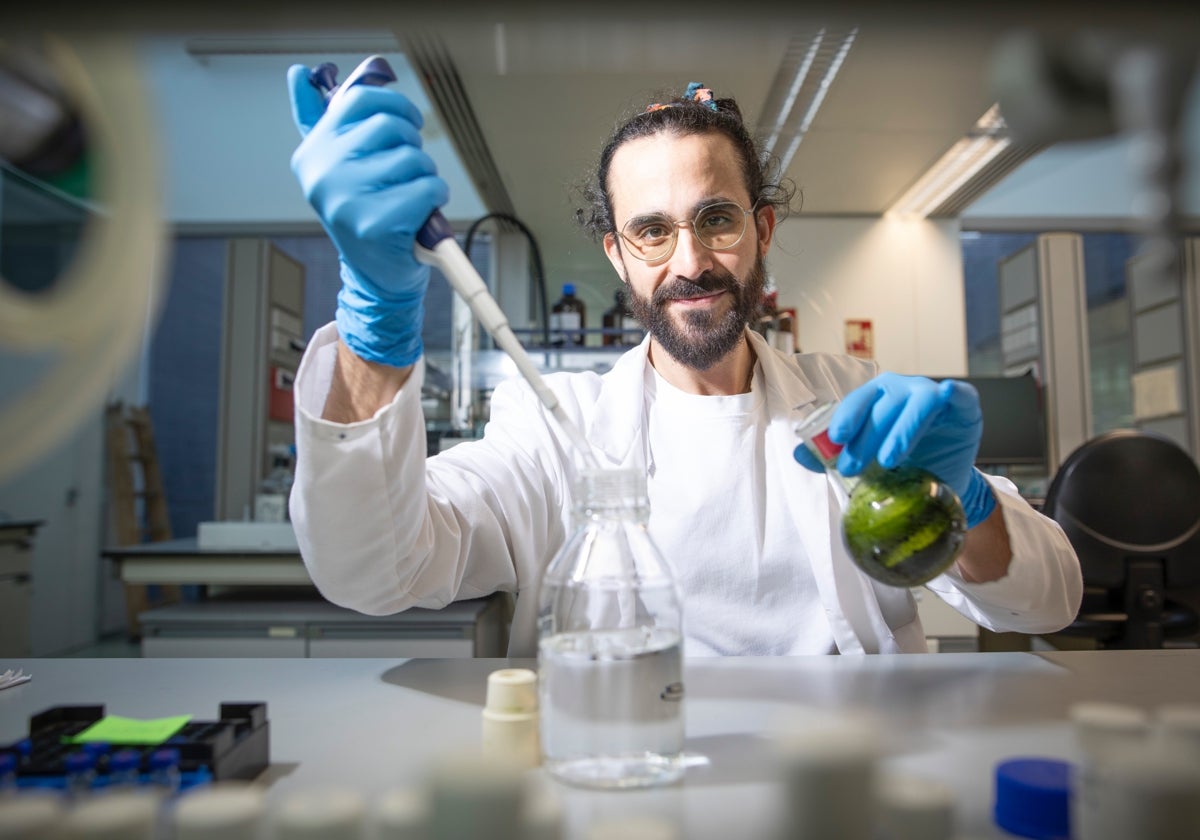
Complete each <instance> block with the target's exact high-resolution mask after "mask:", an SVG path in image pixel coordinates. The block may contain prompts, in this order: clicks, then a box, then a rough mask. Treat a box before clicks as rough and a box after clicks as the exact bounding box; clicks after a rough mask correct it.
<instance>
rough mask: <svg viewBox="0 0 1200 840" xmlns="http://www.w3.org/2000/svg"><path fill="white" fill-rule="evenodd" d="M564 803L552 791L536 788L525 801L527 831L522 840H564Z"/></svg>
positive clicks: (522, 835)
mask: <svg viewBox="0 0 1200 840" xmlns="http://www.w3.org/2000/svg"><path fill="white" fill-rule="evenodd" d="M564 820H565V815H564V814H563V806H562V801H561V800H560V799H559V797H558V795H557V794H556V793H555V792H554V791H553V790H551V789H549V788H545V789H539V788H534V789H533V790H532V791H530V792H529V793H528V794H527V796H526V799H525V826H524V828H525V830H524V832H523V833H522V834H521V838H522V840H563V837H564V836H565V834H564V833H565V831H566V828H565V826H564Z"/></svg>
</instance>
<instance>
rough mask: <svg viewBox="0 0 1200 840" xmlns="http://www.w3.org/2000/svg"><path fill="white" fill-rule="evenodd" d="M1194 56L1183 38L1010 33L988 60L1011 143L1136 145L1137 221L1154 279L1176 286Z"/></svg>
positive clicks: (1191, 45)
mask: <svg viewBox="0 0 1200 840" xmlns="http://www.w3.org/2000/svg"><path fill="white" fill-rule="evenodd" d="M1197 66H1198V54H1197V51H1196V47H1195V43H1194V42H1190V43H1189V42H1188V40H1187V39H1180V40H1179V41H1178V42H1172V41H1171V40H1170V39H1167V38H1165V37H1159V38H1152V37H1148V36H1147V37H1144V38H1131V37H1128V36H1124V35H1117V34H1115V33H1108V32H1101V31H1087V30H1084V31H1082V32H1078V33H1075V34H1072V35H1070V36H1069V37H1052V36H1049V35H1043V34H1039V33H1036V32H1031V31H1022V32H1016V33H1013V34H1011V35H1009V36H1007V37H1006V38H1005V39H1003V41H1002V42H1001V44H1000V46H999V48H998V49H997V50H996V53H995V55H994V57H993V63H992V78H993V85H994V87H995V91H996V98H997V100H998V101H999V104H1000V111H1001V113H1003V115H1004V119H1005V121H1006V122H1007V123H1008V127H1009V129H1010V131H1011V132H1012V133H1013V135H1014V137H1018V138H1019V139H1020V140H1022V141H1023V142H1042V143H1053V142H1058V141H1061V140H1083V139H1088V138H1093V137H1105V136H1108V135H1110V134H1114V133H1117V132H1120V133H1123V134H1125V135H1127V136H1128V137H1130V138H1131V139H1132V141H1133V146H1132V152H1131V155H1130V165H1131V168H1132V171H1133V175H1134V178H1135V179H1136V183H1137V194H1136V196H1135V205H1134V208H1133V210H1134V214H1135V216H1136V217H1137V218H1138V220H1139V222H1140V225H1141V228H1142V233H1143V235H1144V236H1145V241H1144V243H1143V251H1142V252H1143V254H1144V255H1145V256H1146V257H1147V258H1148V259H1149V260H1150V265H1151V266H1152V269H1151V270H1152V271H1153V272H1155V273H1158V274H1159V276H1160V277H1161V278H1164V279H1166V278H1172V279H1174V280H1175V282H1178V279H1177V278H1178V275H1179V265H1180V253H1179V215H1180V199H1179V189H1180V186H1179V185H1180V183H1181V182H1182V180H1183V179H1182V176H1183V169H1184V163H1185V158H1184V140H1183V134H1182V127H1183V118H1184V111H1185V105H1186V100H1187V93H1188V87H1189V85H1190V84H1192V82H1193V79H1194V78H1195V76H1196V69H1197Z"/></svg>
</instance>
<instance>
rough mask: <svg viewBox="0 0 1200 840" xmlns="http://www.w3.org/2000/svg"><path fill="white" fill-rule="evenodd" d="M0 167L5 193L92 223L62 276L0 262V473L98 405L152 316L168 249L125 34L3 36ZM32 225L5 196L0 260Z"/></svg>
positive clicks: (142, 97)
mask: <svg viewBox="0 0 1200 840" xmlns="http://www.w3.org/2000/svg"><path fill="white" fill-rule="evenodd" d="M0 169H2V170H3V175H4V183H5V187H6V189H5V192H6V193H7V192H10V191H11V193H12V194H13V195H15V194H17V193H18V192H20V193H21V194H22V195H25V196H30V197H32V198H33V200H34V201H35V202H36V206H45V207H53V208H72V209H73V210H74V212H75V213H76V214H77V215H78V216H80V217H82V218H83V219H84V223H83V224H82V225H81V226H80V234H79V241H78V242H66V243H59V245H61V248H60V249H59V251H58V253H60V254H61V253H63V252H64V251H70V252H71V256H70V259H69V261H66V260H65V261H64V265H65V267H64V268H63V269H62V270H60V271H54V272H51V273H50V274H49V275H44V274H42V273H39V272H34V273H36V274H38V276H37V277H35V278H33V280H32V281H31V277H30V276H22V275H21V272H20V270H19V269H17V270H10V269H14V267H15V266H17V265H18V263H19V260H17V259H15V257H14V259H6V258H5V259H0V360H2V362H3V367H4V369H5V374H4V380H3V381H4V388H3V389H2V394H3V395H2V396H0V441H3V442H4V443H3V445H0V478H2V477H4V476H7V475H10V474H12V473H15V472H16V471H17V470H18V469H20V468H21V467H23V466H26V465H28V464H30V463H32V462H33V461H34V460H35V459H36V458H37V457H38V456H39V455H42V454H43V453H45V452H46V451H47V450H48V449H50V448H51V447H52V446H54V445H55V444H56V443H57V442H59V441H60V440H61V439H62V438H63V437H65V436H66V435H67V434H68V433H69V432H71V431H73V430H74V429H75V427H76V426H77V425H78V424H79V423H80V421H81V420H82V419H83V417H84V416H85V415H86V414H87V412H89V411H91V410H93V409H95V408H97V407H98V406H99V404H100V402H101V401H102V400H103V398H104V395H105V393H106V392H107V391H108V390H109V388H110V387H111V386H112V384H113V381H114V378H115V377H117V376H118V375H119V374H120V373H121V372H122V371H123V370H124V368H125V366H126V365H127V364H128V362H129V361H130V359H131V358H132V357H133V356H134V354H135V352H136V351H137V350H138V348H139V347H140V346H141V344H142V341H143V338H144V336H145V333H146V325H147V319H148V318H149V317H150V316H151V315H152V314H153V308H154V302H155V300H156V299H157V294H156V292H157V289H158V285H159V282H160V279H161V277H162V268H163V263H164V254H165V239H164V226H163V221H162V213H161V210H160V205H161V195H160V190H159V172H158V163H157V147H156V144H155V140H154V137H153V132H152V123H151V118H150V114H149V111H148V108H147V102H146V94H145V92H144V90H143V85H142V79H141V77H140V73H139V69H138V64H137V60H136V51H135V50H134V49H133V47H132V45H131V44H130V43H128V42H127V39H122V38H120V37H117V36H114V35H83V34H78V35H72V36H70V37H57V36H47V37H44V38H43V37H22V38H17V37H8V38H2V39H0ZM10 197H11V195H10ZM29 221H30V220H29V219H24V218H21V217H20V215H19V208H18V207H17V206H16V203H15V202H0V232H2V234H3V235H2V236H0V257H5V256H7V255H14V254H16V253H19V252H20V251H21V250H22V241H21V234H22V230H23V228H22V224H23V223H26V222H29ZM24 230H25V231H26V232H29V231H34V233H33V234H31V235H36V226H34V227H27V228H24ZM26 244H27V243H26ZM56 247H58V246H56ZM32 250H34V251H36V249H32ZM34 261H36V258H35V260H34Z"/></svg>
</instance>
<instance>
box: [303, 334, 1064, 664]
mask: <svg viewBox="0 0 1200 840" xmlns="http://www.w3.org/2000/svg"><path fill="white" fill-rule="evenodd" d="M749 335H750V340H751V341H752V342H753V346H754V351H755V353H756V355H757V356H758V363H759V365H760V366H761V371H762V379H761V381H762V382H764V383H765V385H766V388H767V412H768V416H769V418H770V426H769V427H768V429H767V432H766V451H767V453H768V454H767V457H774V458H778V459H780V460H781V461H787V462H790V461H792V457H793V456H792V450H793V449H794V448H795V446H796V444H797V439H796V437H795V432H794V429H795V426H796V422H797V420H798V419H799V418H801V417H803V416H804V415H805V414H806V413H807V412H808V411H809V410H810V409H811V406H812V405H813V403H814V402H815V401H818V400H824V399H828V398H832V397H839V396H842V395H844V394H845V393H846V392H848V391H849V390H851V389H853V388H854V387H856V386H858V385H860V384H862V383H863V382H865V381H867V380H868V379H869V378H870V377H872V376H873V375H874V374H875V373H876V368H875V366H874V365H873V364H871V363H866V362H863V361H860V360H858V359H854V358H851V357H847V356H836V355H830V354H800V355H796V356H792V355H786V354H783V353H780V352H779V351H776V350H773V349H772V348H770V347H769V346H768V345H767V344H766V343H765V342H764V341H763V340H762V339H761V338H760V337H759V336H758V335H757V334H755V333H753V332H751V333H749ZM336 340H337V333H336V330H335V328H334V326H333V325H332V324H330V325H327V326H325V327H323V328H322V329H321V330H319V331H318V332H317V334H316V335H315V336H314V337H313V340H312V342H311V343H310V345H309V349H308V351H307V352H306V354H305V357H304V360H303V361H302V363H301V366H300V370H299V372H298V375H297V379H296V408H297V411H296V441H297V448H298V457H297V472H296V482H295V486H294V488H293V490H292V497H291V515H292V522H293V524H294V526H295V529H296V535H297V538H298V540H299V543H300V550H301V554H302V555H303V557H304V562H305V564H306V565H307V567H308V571H309V574H310V575H311V576H312V579H313V581H314V582H315V583H316V585H317V587H318V588H319V589H320V590H321V592H322V593H323V594H324V595H325V597H327V598H328V599H329V600H330V601H333V602H334V603H337V604H341V605H343V606H346V607H350V608H353V609H356V610H359V611H361V612H364V613H369V614H373V615H384V614H389V613H394V612H399V611H400V610H404V609H407V608H409V607H413V606H419V607H433V608H438V607H442V606H445V605H446V604H448V603H449V602H451V601H454V600H458V599H463V598H475V597H481V596H483V595H487V594H490V593H492V592H496V591H508V592H514V593H519V597H518V599H517V607H516V613H515V615H514V618H513V627H512V635H511V641H510V646H509V653H510V655H513V656H532V655H534V654H535V652H536V616H537V596H536V593H537V585H538V581H539V577H540V573H541V570H542V569H543V568H545V566H546V564H547V563H549V561H550V560H551V559H552V558H553V556H554V554H555V552H556V551H557V550H558V548H559V547H560V546H561V545H562V544H563V542H564V541H565V540H566V538H567V536H568V534H569V531H570V528H571V510H572V486H573V478H574V476H575V473H576V464H575V461H574V458H573V455H572V451H571V447H570V445H569V444H568V443H567V441H566V438H565V436H564V435H563V434H562V433H561V432H560V431H559V429H558V427H557V426H556V425H555V424H554V422H553V419H552V418H550V417H549V415H548V414H547V413H546V412H545V411H544V410H543V409H542V407H541V405H540V403H539V402H538V400H537V398H536V397H535V395H534V394H533V391H532V389H530V388H529V387H528V386H526V385H525V383H524V382H519V381H514V382H506V383H503V384H501V385H500V386H498V387H497V388H496V389H495V391H494V392H493V396H492V403H491V418H490V421H489V423H488V425H487V427H486V429H485V433H484V437H483V439H482V440H479V441H472V442H469V443H463V444H459V445H458V446H456V447H454V448H453V449H450V450H448V451H446V452H444V453H442V454H440V455H438V456H436V457H434V458H431V459H428V461H427V460H426V457H425V447H426V441H425V423H424V417H423V414H422V411H421V406H420V391H421V383H422V379H423V377H422V366H421V365H418V366H417V368H416V369H415V370H414V372H413V376H412V377H411V378H410V379H409V381H408V382H407V383H406V384H405V386H404V387H403V388H402V389H401V391H400V393H399V394H397V396H396V398H395V399H394V400H393V401H392V402H391V403H390V404H389V405H387V406H385V407H383V408H381V409H380V410H379V411H378V412H377V413H376V415H375V416H374V417H373V418H371V419H369V420H364V421H361V422H358V423H353V424H347V425H342V424H337V423H331V422H328V421H325V420H321V419H320V414H321V410H322V406H323V405H324V401H325V396H326V394H327V393H328V388H329V381H330V378H331V375H332V369H333V358H334V353H335V346H336ZM646 347H647V344H645V343H643V344H642V345H641V346H639V347H636V348H633V349H631V350H630V351H629V352H627V353H625V354H624V355H623V356H621V357H620V358H619V359H618V360H617V362H616V364H615V365H614V366H613V368H612V369H611V370H610V371H609V372H608V373H606V374H604V375H598V374H593V373H575V374H567V373H557V374H552V375H550V376H549V377H547V380H548V383H549V385H550V387H551V388H552V389H553V390H554V392H555V394H557V396H558V399H559V401H560V403H561V404H562V406H563V408H564V409H565V410H566V412H567V414H569V415H570V417H571V418H572V420H573V421H574V422H575V423H576V424H577V425H578V427H579V428H580V429H582V430H583V431H584V434H585V435H586V436H587V438H588V440H589V441H590V442H591V443H592V445H593V446H594V448H595V451H596V455H597V457H598V458H599V459H600V461H601V463H602V465H604V466H623V467H636V468H638V469H647V468H648V467H649V466H650V465H649V464H647V458H648V457H649V456H648V447H647V446H646V441H645V440H644V429H645V427H646V424H645V422H644V419H645V410H644V393H643V376H644V373H645V365H646V364H647V357H646ZM991 481H992V485H993V488H994V489H995V491H996V497H997V499H998V500H999V505H1000V508H1001V510H1002V511H1003V515H1004V519H1005V523H1006V524H1007V526H1008V532H1009V539H1010V542H1011V545H1012V550H1013V561H1012V564H1011V568H1010V570H1009V573H1008V575H1007V576H1006V577H1005V578H1003V579H1001V580H999V581H994V582H992V583H984V584H969V583H966V582H964V581H963V580H962V579H961V578H960V577H959V576H958V575H957V574H956V573H955V572H954V571H950V572H947V573H946V574H943V575H941V576H940V577H938V578H936V579H935V580H933V581H931V582H930V583H929V584H928V587H929V588H930V589H932V590H933V591H934V592H936V593H937V594H938V595H939V596H941V597H942V598H943V599H944V600H945V601H946V602H947V603H949V604H950V605H951V606H952V607H954V608H955V609H956V610H958V611H959V612H961V613H962V614H963V615H965V616H967V617H968V618H970V619H971V620H973V621H975V622H977V623H979V624H981V625H982V626H984V627H988V628H990V629H993V630H998V631H1022V632H1051V631H1054V630H1057V629H1060V628H1061V627H1063V626H1065V625H1066V624H1068V623H1069V622H1070V621H1071V620H1072V619H1073V618H1074V616H1075V613H1076V611H1077V609H1078V607H1079V600H1080V597H1081V594H1082V581H1081V577H1080V571H1079V563H1078V560H1077V559H1076V557H1075V554H1074V552H1073V550H1072V549H1071V546H1070V544H1069V543H1068V542H1067V539H1066V537H1065V536H1064V535H1063V533H1062V531H1061V530H1060V529H1059V527H1058V525H1057V524H1056V523H1054V522H1052V521H1051V520H1049V519H1047V518H1045V517H1043V516H1041V515H1040V514H1039V513H1037V512H1036V511H1034V510H1033V509H1032V508H1031V507H1030V506H1029V505H1028V504H1027V503H1026V502H1025V501H1024V500H1023V499H1021V497H1020V496H1019V495H1018V494H1017V492H1016V489H1015V488H1014V487H1013V486H1012V484H1011V483H1010V482H1008V481H1006V480H1003V479H997V478H992V479H991ZM805 483H809V484H810V485H811V484H812V483H819V484H820V485H824V491H825V492H823V493H822V492H818V493H816V494H814V493H813V492H811V488H810V491H809V492H807V493H802V492H799V490H797V492H796V493H795V494H794V495H792V496H791V498H790V499H789V504H790V506H791V508H792V515H793V516H794V518H795V521H796V522H797V524H798V530H799V532H800V533H801V534H802V535H803V540H804V549H805V553H806V555H807V556H808V557H809V558H811V562H812V565H813V573H814V575H815V577H816V582H817V587H818V590H819V593H820V599H821V603H822V604H823V605H824V608H825V612H826V615H827V616H828V619H829V622H830V626H831V629H832V631H833V637H834V640H835V642H836V644H837V648H838V650H839V651H840V652H841V653H895V652H917V651H924V650H925V649H926V645H925V639H924V633H923V631H922V628H921V623H920V620H919V619H918V617H917V611H916V606H915V603H914V600H913V598H912V595H911V593H910V592H909V591H908V590H907V589H897V588H893V587H888V586H884V585H883V584H880V583H877V582H875V581H873V580H872V579H871V578H869V577H867V576H866V575H865V574H863V573H862V572H861V571H859V569H858V568H857V566H855V565H854V564H853V562H852V561H851V560H850V558H849V556H848V555H847V554H846V552H845V549H844V548H843V546H842V542H841V538H840V536H839V533H840V532H839V521H840V513H841V511H840V509H839V507H838V504H839V503H838V500H837V496H836V495H835V494H834V492H833V488H832V485H831V484H830V479H829V478H828V477H827V476H823V475H819V474H816V473H811V472H809V471H807V470H805V469H803V468H802V467H800V466H798V465H797V466H796V470H795V483H794V487H796V488H800V487H801V486H802V485H804V484H805ZM814 495H815V496H816V497H817V498H822V499H824V503H823V504H818V505H813V504H812V503H811V501H808V502H806V503H804V504H801V500H802V499H807V500H811V499H812V498H813V497H814ZM651 516H653V511H651ZM684 609H685V612H686V609H687V607H686V603H685V606H684Z"/></svg>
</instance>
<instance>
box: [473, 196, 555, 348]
mask: <svg viewBox="0 0 1200 840" xmlns="http://www.w3.org/2000/svg"><path fill="white" fill-rule="evenodd" d="M489 219H498V220H500V221H502V222H508V223H509V224H511V225H513V226H515V227H516V228H517V229H518V230H519V231H521V233H523V234H525V239H526V240H527V241H528V242H529V252H530V254H531V256H532V260H531V261H530V262H531V263H532V265H531V268H532V271H533V280H534V285H535V287H536V288H537V291H538V298H539V300H538V305H539V309H540V314H541V316H542V317H541V321H542V344H543V345H544V346H546V347H549V346H550V311H549V303H548V302H547V295H546V270H545V266H543V264H542V250H541V249H540V248H539V247H538V244H537V238H536V237H534V235H533V232H532V231H530V230H529V228H527V227H526V226H525V223H524V222H522V221H521V220H520V219H518V218H517V217H516V216H511V215H509V214H508V213H488V214H487V215H486V216H480V217H479V218H478V219H476V220H475V221H474V222H472V223H471V226H470V227H469V228H467V238H466V239H465V240H464V242H463V251H464V252H465V253H466V255H467V258H468V259H470V257H471V240H472V239H474V238H475V231H476V230H478V228H479V226H480V225H481V224H483V223H484V222H486V221H488V220H489ZM492 253H493V256H494V255H495V249H494V248H493V250H492Z"/></svg>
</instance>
